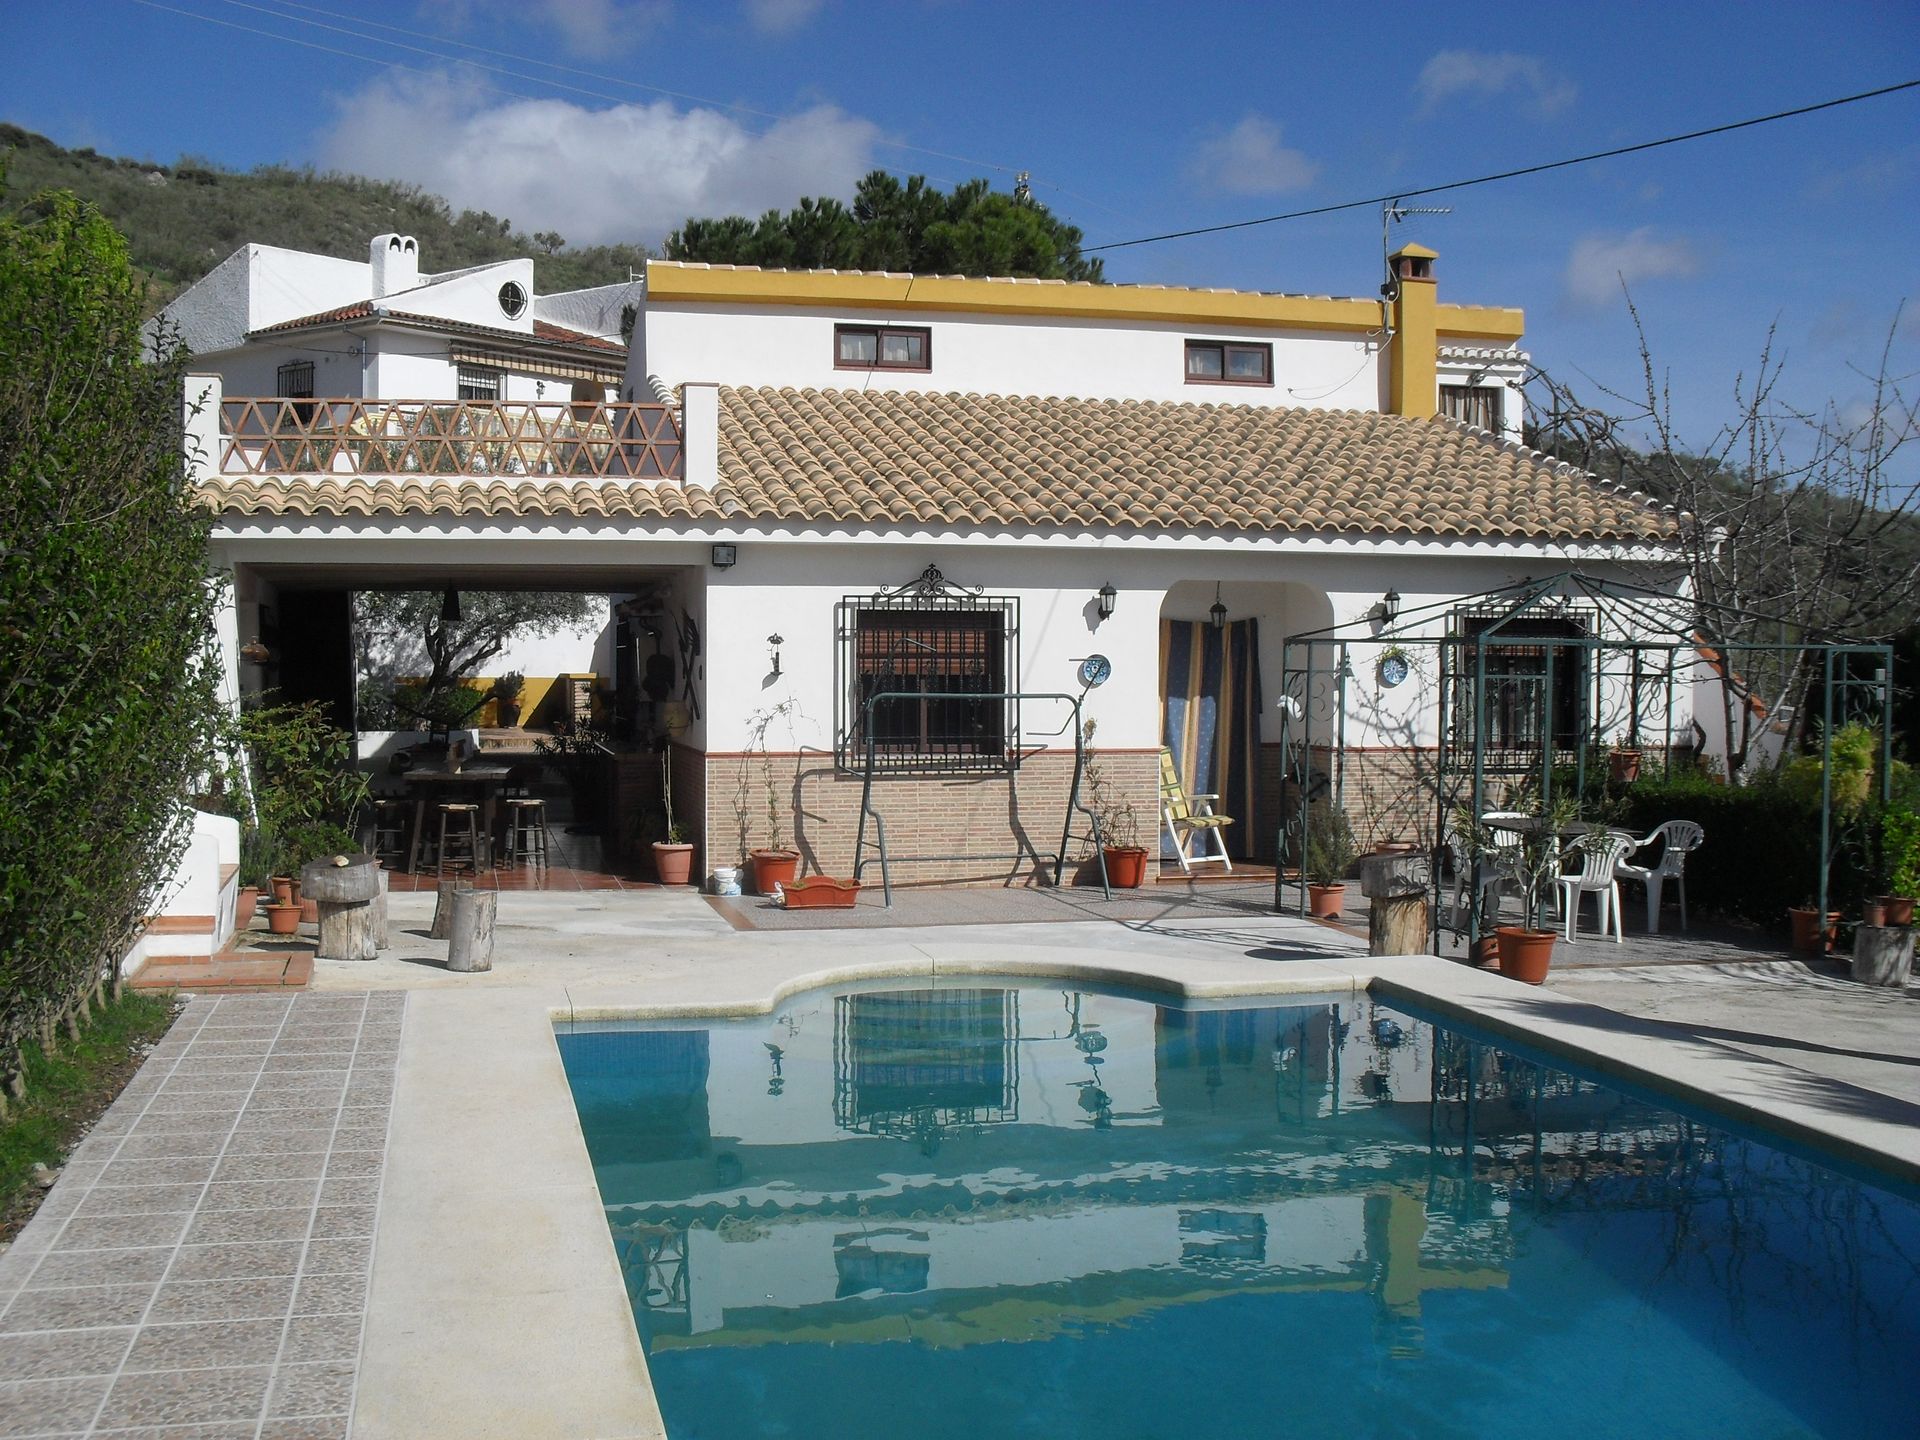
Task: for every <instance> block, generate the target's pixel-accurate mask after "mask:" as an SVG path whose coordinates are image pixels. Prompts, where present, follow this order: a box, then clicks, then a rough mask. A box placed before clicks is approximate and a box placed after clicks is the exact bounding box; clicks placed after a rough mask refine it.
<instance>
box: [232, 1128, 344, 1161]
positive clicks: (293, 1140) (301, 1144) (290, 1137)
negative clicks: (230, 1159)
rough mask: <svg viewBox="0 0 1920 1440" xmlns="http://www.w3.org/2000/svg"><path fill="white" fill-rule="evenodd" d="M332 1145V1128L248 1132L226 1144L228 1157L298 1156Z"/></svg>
mask: <svg viewBox="0 0 1920 1440" xmlns="http://www.w3.org/2000/svg"><path fill="white" fill-rule="evenodd" d="M332 1145H333V1127H332V1126H330V1125H329V1126H327V1127H326V1128H324V1129H320V1130H249V1131H247V1132H245V1133H244V1134H240V1135H235V1136H234V1137H233V1138H232V1139H231V1140H229V1141H228V1142H227V1154H229V1155H298V1154H303V1153H307V1152H315V1151H325V1150H328V1149H330V1148H331V1147H332Z"/></svg>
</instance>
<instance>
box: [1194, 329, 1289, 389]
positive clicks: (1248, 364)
mask: <svg viewBox="0 0 1920 1440" xmlns="http://www.w3.org/2000/svg"><path fill="white" fill-rule="evenodd" d="M1187 383H1188V384H1189V385H1271V384H1273V346H1271V345H1254V344H1249V343H1246V342H1242V341H1236V340H1189V341H1187Z"/></svg>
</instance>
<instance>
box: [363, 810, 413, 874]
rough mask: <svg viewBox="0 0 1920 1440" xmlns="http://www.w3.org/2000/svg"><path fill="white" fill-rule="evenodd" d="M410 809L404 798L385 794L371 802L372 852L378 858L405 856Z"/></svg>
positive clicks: (398, 858) (397, 858)
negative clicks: (395, 797) (394, 797)
mask: <svg viewBox="0 0 1920 1440" xmlns="http://www.w3.org/2000/svg"><path fill="white" fill-rule="evenodd" d="M412 809H413V806H411V805H409V804H408V803H407V802H406V801H405V800H399V799H393V798H389V797H385V796H383V797H381V798H379V799H376V800H375V801H374V802H373V853H374V854H375V855H376V856H378V857H379V858H380V859H382V860H386V859H394V860H404V859H405V858H406V854H407V812H408V811H410V810H412Z"/></svg>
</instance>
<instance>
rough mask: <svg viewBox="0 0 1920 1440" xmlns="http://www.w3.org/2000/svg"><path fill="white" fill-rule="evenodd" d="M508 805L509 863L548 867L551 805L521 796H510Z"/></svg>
mask: <svg viewBox="0 0 1920 1440" xmlns="http://www.w3.org/2000/svg"><path fill="white" fill-rule="evenodd" d="M506 805H507V860H508V861H509V863H512V864H516V865H517V864H520V863H522V862H525V863H527V864H530V865H544V864H546V863H547V802H546V801H544V800H536V799H533V798H530V797H528V796H524V795H517V796H509V797H508V799H507V802H506Z"/></svg>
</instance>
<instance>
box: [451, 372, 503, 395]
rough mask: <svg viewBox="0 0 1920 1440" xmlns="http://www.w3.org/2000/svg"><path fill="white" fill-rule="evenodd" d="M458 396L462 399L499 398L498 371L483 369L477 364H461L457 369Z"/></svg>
mask: <svg viewBox="0 0 1920 1440" xmlns="http://www.w3.org/2000/svg"><path fill="white" fill-rule="evenodd" d="M459 385H460V389H459V392H458V393H459V397H460V399H462V400H486V401H497V400H499V398H500V372H499V371H498V370H487V369H483V368H482V367H481V366H478V365H462V366H461V367H460V369H459Z"/></svg>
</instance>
